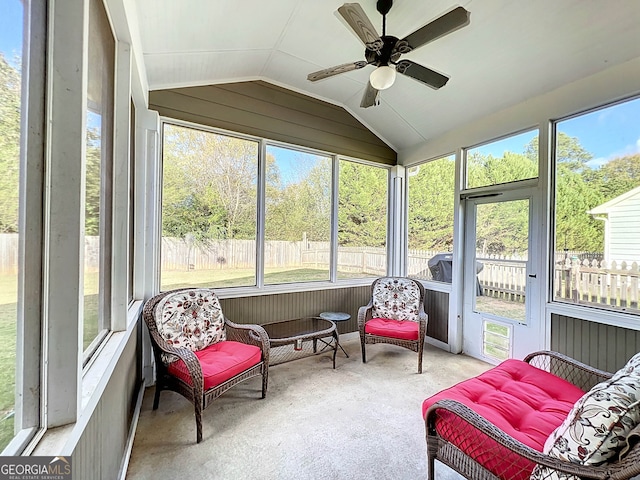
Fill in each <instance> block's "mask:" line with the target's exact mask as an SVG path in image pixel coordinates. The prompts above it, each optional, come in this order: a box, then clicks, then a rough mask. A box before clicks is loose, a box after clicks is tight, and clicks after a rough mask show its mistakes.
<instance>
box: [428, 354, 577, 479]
mask: <svg viewBox="0 0 640 480" xmlns="http://www.w3.org/2000/svg"><path fill="white" fill-rule="evenodd" d="M582 395H584V392H583V391H582V390H581V389H579V388H578V387H576V386H575V385H573V384H571V383H569V382H567V381H565V380H563V379H561V378H558V377H556V376H555V375H552V374H550V373H548V372H545V371H543V370H540V369H538V368H536V367H532V366H531V365H529V364H528V363H526V362H523V361H521V360H506V361H504V362H502V363H501V364H500V365H498V366H497V367H495V368H492V369H491V370H488V371H487V372H485V373H483V374H481V375H479V376H477V377H474V378H471V379H469V380H466V381H464V382H461V383H459V384H457V385H455V386H453V387H451V388H449V389H446V390H443V391H441V392H439V393H438V394H436V395H434V396H432V397H430V398H428V399H426V400H425V401H424V402H423V404H422V416H423V417H425V416H426V413H427V409H428V408H429V407H430V406H431V405H433V404H434V403H435V402H437V401H438V400H443V399H451V400H457V401H458V402H460V403H463V404H464V405H466V406H467V407H469V408H470V409H472V410H473V411H475V412H476V413H477V414H479V415H480V416H482V417H484V418H485V419H486V420H488V421H489V422H490V423H492V424H493V425H495V426H496V427H498V428H500V429H501V430H503V431H504V432H506V433H507V434H509V435H511V436H512V437H513V438H515V439H517V440H519V441H521V442H522V443H524V444H525V445H528V446H529V447H531V448H534V449H535V450H538V451H539V452H542V450H543V446H544V443H545V441H546V440H547V437H548V436H549V435H550V434H551V432H553V430H554V429H555V428H556V427H557V426H558V425H560V424H561V423H562V421H563V420H564V419H565V418H566V416H567V414H568V413H569V411H570V410H571V408H572V407H573V405H574V403H575V402H576V401H577V400H578V399H579V398H580V397H582ZM436 429H437V431H438V434H439V435H441V436H442V437H443V438H445V439H446V440H447V441H449V442H451V443H452V444H454V445H456V446H457V447H458V448H460V449H461V450H462V451H463V452H464V453H466V454H467V455H469V456H470V457H471V458H473V459H474V460H476V461H477V462H478V463H480V464H481V465H482V466H484V467H485V468H486V469H487V470H489V471H491V472H493V473H494V474H495V475H496V476H498V477H499V478H503V479H505V480H507V479H508V480H513V479H521V480H524V479H528V478H529V476H530V475H531V471H532V470H533V468H534V466H535V464H534V463H532V462H530V461H528V460H525V459H522V458H521V457H519V456H517V455H514V454H513V453H511V452H510V451H509V450H508V449H506V448H504V447H502V446H501V445H499V444H498V443H497V442H495V441H494V440H491V439H490V438H488V437H486V436H484V435H483V434H481V433H480V432H479V431H478V430H476V429H475V428H473V427H471V426H470V425H469V424H467V423H465V422H463V421H461V420H460V419H459V418H458V417H456V416H455V415H453V414H451V413H449V412H445V411H441V412H440V414H439V416H438V420H437V421H436Z"/></svg>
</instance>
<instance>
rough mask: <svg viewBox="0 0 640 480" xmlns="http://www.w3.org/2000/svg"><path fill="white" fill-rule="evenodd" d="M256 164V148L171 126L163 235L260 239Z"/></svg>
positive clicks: (165, 164)
mask: <svg viewBox="0 0 640 480" xmlns="http://www.w3.org/2000/svg"><path fill="white" fill-rule="evenodd" d="M257 161H258V144H257V142H252V141H247V140H242V139H238V138H234V137H229V136H226V135H216V134H213V133H208V132H203V131H200V130H195V129H191V128H184V127H178V126H175V125H167V126H166V127H165V132H164V152H163V197H162V214H163V219H162V230H163V235H165V236H175V237H179V238H184V237H185V236H186V235H193V237H194V239H196V240H205V239H216V238H237V239H247V238H249V239H252V238H255V235H256V217H257V213H256V212H257V175H258V163H257Z"/></svg>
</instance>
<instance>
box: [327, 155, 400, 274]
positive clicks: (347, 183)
mask: <svg viewBox="0 0 640 480" xmlns="http://www.w3.org/2000/svg"><path fill="white" fill-rule="evenodd" d="M339 168H340V170H339V172H340V173H339V183H338V262H337V272H338V278H339V279H343V278H362V277H368V276H373V277H380V276H384V275H386V272H387V213H388V211H387V204H388V185H389V171H388V169H386V168H381V167H377V166H373V165H368V164H362V163H356V162H352V161H347V160H340V163H339Z"/></svg>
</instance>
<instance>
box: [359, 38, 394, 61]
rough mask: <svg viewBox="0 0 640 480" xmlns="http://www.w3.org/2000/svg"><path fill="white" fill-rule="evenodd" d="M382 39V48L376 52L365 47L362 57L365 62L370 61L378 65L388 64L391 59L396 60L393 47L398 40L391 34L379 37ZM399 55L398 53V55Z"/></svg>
mask: <svg viewBox="0 0 640 480" xmlns="http://www.w3.org/2000/svg"><path fill="white" fill-rule="evenodd" d="M380 38H381V39H382V42H383V45H382V48H381V49H380V50H379V51H378V52H376V51H373V50H369V49H365V51H364V57H365V58H366V60H367V63H371V64H373V65H376V66H380V65H389V63H390V62H391V61H392V60H393V61H396V60H397V58H392V57H396V55H395V53H396V52H395V51H394V47H395V46H396V43H397V42H398V38H397V37H392V36H391V35H384V36H382V37H380ZM398 57H399V55H398Z"/></svg>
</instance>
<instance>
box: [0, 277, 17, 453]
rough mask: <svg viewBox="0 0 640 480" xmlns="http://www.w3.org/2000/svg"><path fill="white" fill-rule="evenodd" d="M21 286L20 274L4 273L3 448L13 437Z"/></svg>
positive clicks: (0, 295)
mask: <svg viewBox="0 0 640 480" xmlns="http://www.w3.org/2000/svg"><path fill="white" fill-rule="evenodd" d="M17 289H18V284H17V278H16V275H1V276H0V344H1V345H2V349H0V450H2V449H3V448H4V447H5V446H6V445H7V443H9V441H10V440H11V439H12V438H13V418H14V417H13V409H14V402H15V377H16V317H17V311H16V308H17V304H16V297H17Z"/></svg>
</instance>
